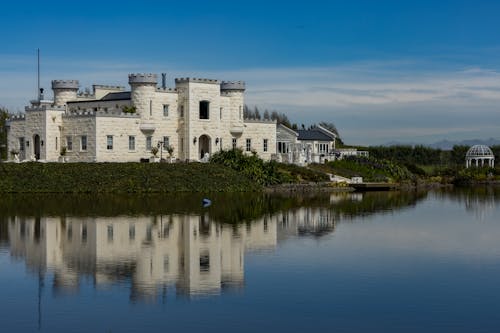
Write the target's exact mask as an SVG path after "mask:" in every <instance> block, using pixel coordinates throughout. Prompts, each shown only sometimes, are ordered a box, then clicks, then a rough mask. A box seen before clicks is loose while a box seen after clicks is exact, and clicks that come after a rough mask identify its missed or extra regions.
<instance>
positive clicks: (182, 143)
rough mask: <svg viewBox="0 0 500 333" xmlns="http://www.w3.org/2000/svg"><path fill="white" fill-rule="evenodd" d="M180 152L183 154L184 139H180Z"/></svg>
mask: <svg viewBox="0 0 500 333" xmlns="http://www.w3.org/2000/svg"><path fill="white" fill-rule="evenodd" d="M181 151H182V152H184V138H181Z"/></svg>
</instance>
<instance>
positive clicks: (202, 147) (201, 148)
mask: <svg viewBox="0 0 500 333" xmlns="http://www.w3.org/2000/svg"><path fill="white" fill-rule="evenodd" d="M199 142H200V143H199V145H198V156H199V157H200V159H202V158H203V157H205V154H206V153H208V155H209V156H210V153H211V152H212V150H211V148H212V147H211V146H210V145H211V143H210V137H209V136H208V135H205V134H203V135H202V136H200V139H199Z"/></svg>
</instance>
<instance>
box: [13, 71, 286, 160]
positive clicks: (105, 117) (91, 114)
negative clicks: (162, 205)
mask: <svg viewBox="0 0 500 333" xmlns="http://www.w3.org/2000/svg"><path fill="white" fill-rule="evenodd" d="M128 82H129V84H130V91H127V90H125V88H124V87H119V86H104V85H93V91H92V92H90V91H89V92H78V90H79V82H78V81H77V80H53V81H52V90H53V95H54V98H53V100H45V99H44V98H43V94H42V93H40V96H39V98H38V99H37V100H34V101H31V105H30V106H28V107H26V109H25V111H26V112H25V114H23V115H19V116H15V117H12V118H11V119H10V121H9V128H8V146H9V149H10V150H11V152H12V151H14V152H17V154H12V155H13V156H12V157H11V158H12V159H14V158H15V159H18V160H20V161H23V160H41V161H47V162H55V161H60V160H61V159H63V160H65V161H69V162H139V161H141V160H145V159H148V160H149V159H150V158H151V156H152V155H153V154H154V152H155V150H156V149H155V147H157V148H158V149H159V150H160V151H159V153H158V155H160V156H162V157H165V158H166V157H169V158H171V159H175V160H180V161H203V160H207V159H208V157H209V156H210V155H211V154H213V153H214V152H216V151H219V150H223V149H225V150H227V149H232V148H240V149H242V150H243V151H244V152H246V153H248V154H250V153H257V154H258V155H259V157H261V158H262V159H264V160H270V159H271V156H272V155H274V154H276V147H277V144H276V122H274V121H266V120H263V121H262V120H247V119H243V105H244V92H245V83H244V82H242V81H236V82H226V81H219V80H211V79H197V78H178V79H175V88H167V87H166V77H165V74H162V84H161V86H160V87H158V77H157V75H156V74H130V75H129V76H128ZM152 150H153V152H152ZM61 155H64V156H61Z"/></svg>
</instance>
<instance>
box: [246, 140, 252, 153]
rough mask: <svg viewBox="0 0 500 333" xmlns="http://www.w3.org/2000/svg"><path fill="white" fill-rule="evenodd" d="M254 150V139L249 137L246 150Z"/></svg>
mask: <svg viewBox="0 0 500 333" xmlns="http://www.w3.org/2000/svg"><path fill="white" fill-rule="evenodd" d="M251 150H252V139H247V145H246V151H251Z"/></svg>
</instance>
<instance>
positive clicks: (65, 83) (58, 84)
mask: <svg viewBox="0 0 500 333" xmlns="http://www.w3.org/2000/svg"><path fill="white" fill-rule="evenodd" d="M79 86H80V84H79V83H78V80H52V90H53V91H54V104H55V105H64V104H66V102H67V101H72V100H76V95H77V92H78V87H79Z"/></svg>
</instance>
